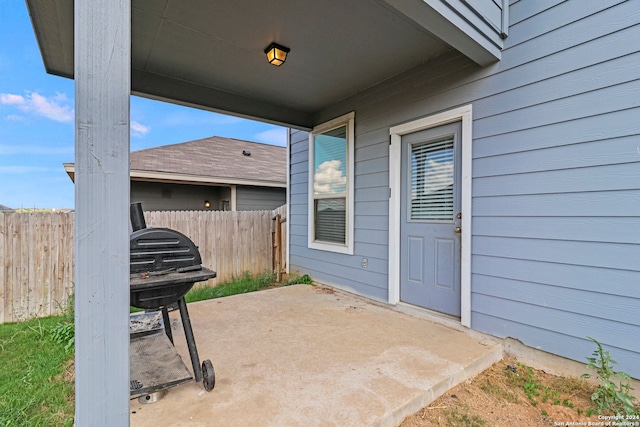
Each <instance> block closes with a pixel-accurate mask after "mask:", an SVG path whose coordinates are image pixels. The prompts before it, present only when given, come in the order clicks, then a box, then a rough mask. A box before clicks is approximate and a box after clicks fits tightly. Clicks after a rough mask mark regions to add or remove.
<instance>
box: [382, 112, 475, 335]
mask: <svg viewBox="0 0 640 427" xmlns="http://www.w3.org/2000/svg"><path fill="white" fill-rule="evenodd" d="M457 121H462V136H461V138H460V140H461V146H462V159H461V160H462V174H461V178H462V182H461V183H460V185H461V198H462V200H461V201H460V202H461V208H462V220H461V227H462V235H461V239H462V240H461V247H460V251H461V254H460V255H461V256H460V269H461V271H460V288H461V289H460V291H461V301H460V310H461V311H460V323H461V324H462V325H463V326H466V327H468V328H470V327H471V179H472V175H471V163H472V151H471V144H472V141H473V139H472V135H471V127H472V126H471V125H472V117H471V104H469V105H465V106H463V107H458V108H455V109H453V110H449V111H445V112H442V113H438V114H435V115H432V116H429V117H424V118H422V119H417V120H413V121H411V122H409V123H403V124H401V125H397V126H393V127H392V128H390V129H389V134H390V135H391V144H390V145H389V187H390V189H391V195H390V197H389V303H390V304H397V303H398V302H400V191H401V186H400V182H401V170H400V169H401V167H400V161H401V156H400V152H401V143H402V136H403V135H407V134H410V133H414V132H418V131H421V130H425V129H429V128H433V127H436V126H440V125H445V124H448V123H453V122H457Z"/></svg>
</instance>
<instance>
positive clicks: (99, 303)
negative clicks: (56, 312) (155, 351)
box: [74, 0, 131, 427]
mask: <svg viewBox="0 0 640 427" xmlns="http://www.w3.org/2000/svg"><path fill="white" fill-rule="evenodd" d="M74 8H75V10H74V13H75V15H74V20H75V30H74V31H75V34H74V40H75V53H74V60H75V69H74V72H75V77H74V78H75V88H76V89H75V102H76V106H75V114H76V140H75V209H76V214H75V233H76V234H75V325H76V338H75V340H76V341H75V369H76V390H75V391H76V425H77V426H78V427H85V426H92V427H94V426H104V427H107V426H108V427H121V426H128V425H129V328H128V322H129V237H128V236H129V222H128V212H129V209H128V206H129V95H130V85H131V82H130V62H131V59H130V57H131V0H76V1H75V6H74Z"/></svg>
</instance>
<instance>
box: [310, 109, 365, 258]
mask: <svg viewBox="0 0 640 427" xmlns="http://www.w3.org/2000/svg"><path fill="white" fill-rule="evenodd" d="M354 116H355V115H354V113H350V114H347V115H344V116H341V117H338V118H336V119H334V120H331V121H329V122H327V123H324V124H322V125H320V126H317V127H316V128H314V129H313V131H312V132H311V134H310V137H309V247H310V248H313V249H321V250H326V251H333V252H339V253H347V254H352V253H353V159H354V156H353V153H354V149H353V146H354V130H353V123H354Z"/></svg>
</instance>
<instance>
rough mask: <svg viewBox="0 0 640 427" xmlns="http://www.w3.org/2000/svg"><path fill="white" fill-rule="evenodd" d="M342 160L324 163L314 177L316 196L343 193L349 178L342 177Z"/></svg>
mask: <svg viewBox="0 0 640 427" xmlns="http://www.w3.org/2000/svg"><path fill="white" fill-rule="evenodd" d="M341 165H342V162H341V161H340V160H327V161H326V162H322V163H321V164H320V166H318V169H316V172H315V173H314V175H313V192H314V193H315V194H316V195H319V194H327V193H343V192H344V191H345V189H346V184H347V178H346V177H345V176H343V175H342V171H341V170H340V166H341Z"/></svg>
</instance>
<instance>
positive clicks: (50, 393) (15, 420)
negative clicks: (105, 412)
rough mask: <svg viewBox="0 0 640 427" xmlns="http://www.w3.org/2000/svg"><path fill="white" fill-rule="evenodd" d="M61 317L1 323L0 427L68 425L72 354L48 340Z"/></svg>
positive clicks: (71, 384) (71, 420)
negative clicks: (69, 375)
mask: <svg viewBox="0 0 640 427" xmlns="http://www.w3.org/2000/svg"><path fill="white" fill-rule="evenodd" d="M62 319H63V317H49V318H44V319H35V320H29V321H25V322H21V323H6V324H3V325H0V426H2V427H14V426H25V427H27V426H29V427H38V426H43V427H45V426H46V427H49V426H72V425H73V411H74V409H73V408H74V407H73V382H72V380H70V379H65V378H64V372H65V371H66V369H67V367H68V366H69V362H70V359H71V358H72V353H71V351H69V350H65V346H64V344H60V343H56V342H54V341H53V340H52V338H51V334H50V331H51V328H52V327H54V326H55V325H57V324H59V323H60V322H61V320H62Z"/></svg>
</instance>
